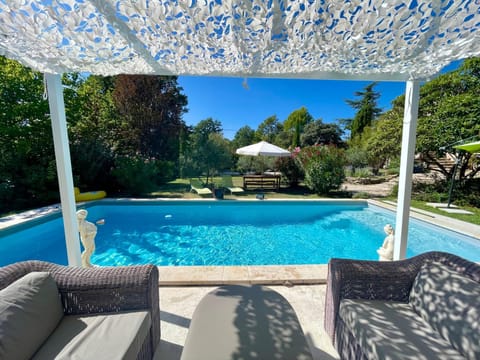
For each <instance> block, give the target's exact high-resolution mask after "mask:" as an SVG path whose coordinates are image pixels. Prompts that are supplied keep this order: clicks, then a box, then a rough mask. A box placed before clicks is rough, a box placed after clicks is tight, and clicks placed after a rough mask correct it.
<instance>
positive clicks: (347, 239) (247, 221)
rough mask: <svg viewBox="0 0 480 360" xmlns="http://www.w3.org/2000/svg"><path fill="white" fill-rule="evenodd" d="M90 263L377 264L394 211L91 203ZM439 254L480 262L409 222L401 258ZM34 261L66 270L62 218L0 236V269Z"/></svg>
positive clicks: (348, 205) (334, 205)
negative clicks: (355, 261) (350, 261)
mask: <svg viewBox="0 0 480 360" xmlns="http://www.w3.org/2000/svg"><path fill="white" fill-rule="evenodd" d="M87 209H88V211H89V214H88V219H87V220H89V221H91V222H95V221H96V220H98V219H105V225H103V226H98V233H97V237H96V251H95V253H94V255H93V256H92V263H93V264H96V265H131V264H145V263H153V264H156V265H170V266H177V265H273V264H281V265H287V264H289V265H293V264H322V263H327V262H328V260H329V259H330V258H331V257H343V258H354V259H370V260H376V259H378V256H377V253H376V249H377V248H378V247H379V246H380V245H381V244H382V242H383V239H384V238H385V236H386V235H385V233H384V232H383V227H384V225H385V224H387V223H391V224H395V215H394V213H393V212H391V211H388V210H385V209H382V208H380V207H377V206H374V205H371V204H368V203H367V202H365V201H328V202H326V201H159V202H136V203H132V202H126V203H119V202H115V203H113V202H112V203H110V202H98V203H96V204H94V205H93V206H89V207H88V208H87ZM430 250H440V251H446V252H450V253H454V254H457V255H459V256H462V257H465V258H467V259H470V260H473V261H480V241H479V240H477V239H473V238H469V237H467V236H463V235H461V234H458V233H455V232H452V231H447V230H445V229H441V228H438V227H435V226H432V225H429V224H427V223H425V222H421V221H418V220H415V219H412V220H411V222H410V230H409V242H408V249H407V256H408V257H410V256H413V255H416V254H419V253H422V252H425V251H430ZM26 259H39V260H46V261H52V262H56V263H62V264H66V263H67V259H66V250H65V242H64V235H63V222H62V219H61V218H59V217H57V218H56V219H52V220H50V221H48V222H44V223H41V224H37V225H35V226H33V227H30V228H24V229H22V230H21V231H19V232H15V233H11V234H8V235H6V236H2V237H0V264H1V265H5V264H8V263H12V262H15V261H20V260H26Z"/></svg>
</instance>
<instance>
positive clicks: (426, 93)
mask: <svg viewBox="0 0 480 360" xmlns="http://www.w3.org/2000/svg"><path fill="white" fill-rule="evenodd" d="M479 88H480V58H472V59H467V60H465V61H464V62H463V64H462V65H461V66H460V67H459V68H458V69H457V70H455V71H452V72H449V73H446V74H443V75H440V76H439V77H437V78H436V79H434V80H432V81H430V82H428V83H426V84H425V85H424V86H422V88H421V89H420V104H419V119H418V128H417V151H418V152H420V153H421V154H422V158H423V159H424V161H425V162H426V163H428V164H433V165H435V168H436V169H439V171H440V172H441V173H442V174H444V175H445V176H446V177H447V178H450V177H451V176H452V171H453V169H448V168H445V167H444V166H443V165H442V164H441V163H439V162H438V161H437V159H438V158H439V157H440V156H442V155H443V154H444V153H445V152H446V151H449V152H453V151H454V150H453V149H452V148H451V147H449V145H451V144H454V143H457V142H459V141H462V139H469V138H472V137H476V136H478V135H479V134H480V122H479V119H480V92H479V90H478V89H479ZM470 159H471V154H468V153H467V154H465V157H464V161H463V162H462V164H461V166H460V168H459V176H460V179H464V178H473V177H474V176H475V174H476V173H477V172H478V170H479V169H478V168H476V169H473V171H470V172H468V173H467V170H468V164H469V162H470Z"/></svg>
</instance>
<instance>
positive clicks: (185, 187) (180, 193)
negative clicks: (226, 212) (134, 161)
mask: <svg viewBox="0 0 480 360" xmlns="http://www.w3.org/2000/svg"><path fill="white" fill-rule="evenodd" d="M201 180H202V181H203V182H205V180H206V179H205V178H202V179H201ZM221 181H222V178H221V177H214V178H213V181H212V180H210V181H209V183H212V182H213V184H216V185H219V184H220V183H221ZM232 181H233V185H235V186H239V187H242V186H243V179H242V177H241V176H233V177H232ZM258 193H263V194H265V198H266V199H320V198H322V197H320V196H318V195H315V194H312V193H311V192H310V191H309V190H308V189H307V188H306V187H305V186H297V187H284V186H282V187H281V188H280V190H279V191H272V190H263V191H262V190H260V189H255V190H246V191H245V192H244V193H243V194H237V195H230V194H227V193H225V199H255V197H256V195H257V194H258ZM146 197H162V198H171V199H175V198H176V199H195V198H197V199H198V198H199V197H200V196H199V195H197V194H195V193H192V192H190V181H189V179H176V180H174V181H170V182H169V183H167V184H165V185H162V186H161V187H160V188H158V189H157V190H156V191H154V192H151V193H149V194H146Z"/></svg>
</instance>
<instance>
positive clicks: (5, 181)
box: [0, 57, 58, 212]
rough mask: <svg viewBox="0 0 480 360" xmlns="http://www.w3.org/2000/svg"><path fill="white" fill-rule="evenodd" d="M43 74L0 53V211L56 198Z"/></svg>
mask: <svg viewBox="0 0 480 360" xmlns="http://www.w3.org/2000/svg"><path fill="white" fill-rule="evenodd" d="M43 91H44V86H43V76H42V74H40V73H38V72H34V71H31V70H30V69H28V68H26V67H24V66H22V65H20V64H19V63H17V62H15V61H13V60H8V59H6V58H4V57H0V94H1V96H0V108H1V109H2V111H1V112H0V134H1V135H2V136H1V137H0V158H1V159H2V160H1V161H0V212H5V211H11V210H16V209H24V208H29V207H33V206H38V205H43V204H45V203H48V202H54V201H58V182H57V175H56V171H55V157H54V151H53V140H52V130H51V124H50V117H49V109H48V102H47V101H46V100H45V99H43Z"/></svg>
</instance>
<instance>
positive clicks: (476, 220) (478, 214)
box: [411, 200, 480, 225]
mask: <svg viewBox="0 0 480 360" xmlns="http://www.w3.org/2000/svg"><path fill="white" fill-rule="evenodd" d="M411 206H412V207H414V208H417V209H422V210H426V211H429V212H432V213H435V214H440V215H443V216H448V217H451V218H454V219H458V220H463V221H466V222H469V223H472V224H477V225H480V209H478V208H474V207H470V206H461V208H462V209H464V210H468V211H470V212H472V213H473V214H472V215H466V214H450V213H447V212H445V211H443V210H440V209H436V208H434V207H432V206H428V205H427V204H426V202H424V201H418V200H412V204H411Z"/></svg>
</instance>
